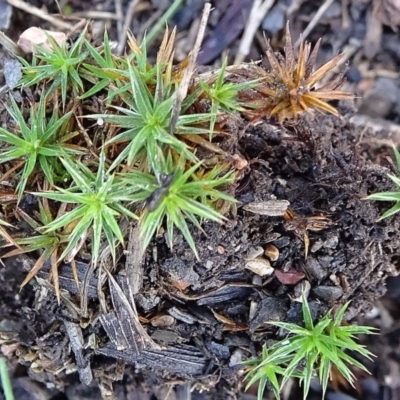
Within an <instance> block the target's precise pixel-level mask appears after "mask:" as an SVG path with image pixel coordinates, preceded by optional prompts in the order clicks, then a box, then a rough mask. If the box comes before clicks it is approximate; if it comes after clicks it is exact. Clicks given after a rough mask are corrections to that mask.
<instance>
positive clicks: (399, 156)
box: [365, 146, 400, 221]
mask: <svg viewBox="0 0 400 400" xmlns="http://www.w3.org/2000/svg"><path fill="white" fill-rule="evenodd" d="M393 151H394V155H395V157H396V164H397V171H398V172H399V173H400V153H399V151H398V150H397V149H396V147H395V146H393ZM388 177H389V178H390V179H391V180H392V181H393V182H394V183H395V185H396V186H397V189H398V190H397V191H396V192H380V193H374V194H371V195H369V196H367V197H366V198H365V199H366V200H376V201H394V202H395V204H394V206H393V207H391V208H389V210H387V211H385V212H384V213H383V214H382V215H381V217H380V218H379V219H378V221H381V220H382V219H385V218H388V217H391V216H392V215H394V214H396V213H397V212H399V211H400V177H398V176H395V175H391V174H388Z"/></svg>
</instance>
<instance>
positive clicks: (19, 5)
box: [7, 0, 72, 29]
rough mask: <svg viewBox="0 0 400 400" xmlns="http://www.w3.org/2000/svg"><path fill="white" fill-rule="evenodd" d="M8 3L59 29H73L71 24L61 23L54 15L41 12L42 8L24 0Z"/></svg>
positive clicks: (13, 0) (11, 0) (12, 0)
mask: <svg viewBox="0 0 400 400" xmlns="http://www.w3.org/2000/svg"><path fill="white" fill-rule="evenodd" d="M7 2H8V4H10V5H11V6H13V7H16V8H19V9H20V10H23V11H26V12H27V13H28V14H32V15H35V16H36V17H39V18H41V19H44V20H45V21H49V22H50V23H51V24H53V25H54V26H55V27H57V28H58V29H71V28H72V25H71V24H70V23H68V22H64V21H61V20H59V19H58V18H56V17H53V16H52V15H50V14H48V13H47V12H46V11H44V10H41V9H40V8H37V7H34V6H31V5H30V4H28V3H26V2H25V1H23V0H7Z"/></svg>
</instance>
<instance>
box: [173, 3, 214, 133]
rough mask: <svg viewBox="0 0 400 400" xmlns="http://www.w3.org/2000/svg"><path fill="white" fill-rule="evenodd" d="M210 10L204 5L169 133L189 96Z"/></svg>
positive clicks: (175, 103)
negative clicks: (188, 92) (184, 100)
mask: <svg viewBox="0 0 400 400" xmlns="http://www.w3.org/2000/svg"><path fill="white" fill-rule="evenodd" d="M210 10H211V4H210V3H206V4H205V5H204V8H203V14H202V16H201V20H200V26H199V33H198V34H197V38H196V42H195V43H194V47H193V50H192V51H191V52H190V55H189V57H190V61H189V65H188V67H187V68H186V70H185V73H184V75H183V78H182V81H181V82H180V84H179V88H178V91H177V93H176V97H175V100H174V104H173V107H172V116H171V121H170V124H169V131H170V132H171V133H173V132H174V129H175V125H176V122H177V121H178V117H179V114H180V112H181V106H182V102H183V99H184V98H185V97H186V95H187V91H188V88H189V83H190V79H191V78H192V75H193V73H194V70H195V68H196V59H197V55H198V54H199V51H200V46H201V43H202V41H203V37H204V32H205V30H206V26H207V21H208V16H209V15H210Z"/></svg>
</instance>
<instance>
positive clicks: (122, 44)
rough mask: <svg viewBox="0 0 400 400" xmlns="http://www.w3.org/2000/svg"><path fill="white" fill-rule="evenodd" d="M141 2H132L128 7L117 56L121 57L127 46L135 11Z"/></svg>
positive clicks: (137, 0) (132, 0)
mask: <svg viewBox="0 0 400 400" xmlns="http://www.w3.org/2000/svg"><path fill="white" fill-rule="evenodd" d="M138 3H139V0H131V2H130V3H129V6H128V10H127V11H126V15H125V20H124V23H123V27H122V28H123V29H122V31H121V35H120V37H119V39H118V46H117V54H119V55H121V54H122V53H123V51H124V49H125V46H126V38H127V30H128V29H129V27H130V26H131V22H132V18H133V13H134V11H135V8H136V6H137V5H138Z"/></svg>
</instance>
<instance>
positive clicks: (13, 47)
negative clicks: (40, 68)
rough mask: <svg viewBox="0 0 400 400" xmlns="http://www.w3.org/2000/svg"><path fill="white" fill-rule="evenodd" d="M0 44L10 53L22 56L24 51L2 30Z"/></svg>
mask: <svg viewBox="0 0 400 400" xmlns="http://www.w3.org/2000/svg"><path fill="white" fill-rule="evenodd" d="M0 44H1V45H2V46H3V47H4V48H5V49H6V50H7V51H9V52H10V53H11V54H13V55H15V56H22V55H23V54H24V52H23V51H22V50H21V49H20V47H19V46H18V45H17V44H16V43H15V42H14V41H13V40H11V39H10V38H9V37H8V36H7V35H6V34H5V33H4V32H0Z"/></svg>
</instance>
